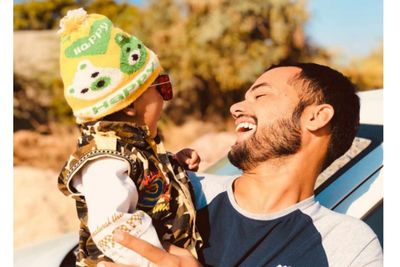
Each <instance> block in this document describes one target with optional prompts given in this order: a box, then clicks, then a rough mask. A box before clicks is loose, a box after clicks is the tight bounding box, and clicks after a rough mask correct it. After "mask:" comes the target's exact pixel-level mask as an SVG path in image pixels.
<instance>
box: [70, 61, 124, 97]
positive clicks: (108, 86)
mask: <svg viewBox="0 0 400 267" xmlns="http://www.w3.org/2000/svg"><path fill="white" fill-rule="evenodd" d="M122 75H123V73H122V72H121V71H120V70H119V69H117V68H98V67H95V66H93V65H92V63H91V62H90V61H89V60H83V61H82V62H80V63H79V64H78V69H77V71H76V73H75V77H74V80H73V82H72V85H71V86H69V87H68V89H67V94H68V95H70V96H73V97H76V98H78V99H82V100H93V99H96V98H99V97H102V96H104V95H106V94H107V93H109V92H110V91H112V90H113V89H115V88H116V87H117V85H118V84H119V83H120V82H121V80H122Z"/></svg>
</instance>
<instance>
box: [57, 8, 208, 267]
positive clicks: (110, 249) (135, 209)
mask: <svg viewBox="0 0 400 267" xmlns="http://www.w3.org/2000/svg"><path fill="white" fill-rule="evenodd" d="M60 26H61V29H60V30H59V35H60V38H61V49H60V51H61V52H60V71H61V76H62V80H63V83H64V94H65V98H66V101H67V102H68V104H69V105H70V107H71V108H72V110H73V113H74V116H75V117H76V122H77V123H78V125H79V127H80V131H81V136H80V138H79V139H78V145H77V148H76V151H75V152H74V153H73V154H72V155H71V156H70V158H69V160H68V161H67V163H66V164H65V166H64V168H63V169H62V171H61V173H60V176H59V178H58V187H59V189H60V190H61V191H62V192H63V193H64V194H65V195H67V196H69V197H72V198H74V199H75V201H76V207H77V212H78V216H79V219H80V231H79V235H80V240H79V247H78V249H77V253H76V254H77V255H76V256H77V262H76V265H77V266H96V264H97V263H98V262H100V261H114V262H118V263H122V264H134V265H138V266H150V265H151V263H150V262H148V261H147V260H146V259H145V258H143V257H141V256H139V255H138V254H136V253H135V252H132V251H130V250H128V249H126V248H124V247H122V246H121V245H119V244H118V243H116V242H114V240H113V238H112V235H113V233H114V232H115V231H116V230H122V231H126V232H129V233H130V234H132V235H134V236H137V237H140V238H142V239H144V240H146V241H148V242H150V243H152V244H153V245H155V246H157V247H160V248H161V247H162V246H161V243H160V240H161V241H167V242H169V243H172V244H174V245H177V246H179V247H183V248H186V249H189V250H190V251H191V252H192V253H193V254H194V255H196V249H197V248H199V247H200V246H201V243H202V240H201V237H200V235H199V233H198V231H197V229H196V224H195V219H196V217H195V206H194V203H193V199H192V187H191V184H190V182H189V180H188V177H187V174H186V173H185V170H184V168H185V169H189V170H197V168H198V165H199V162H200V158H199V156H198V154H197V153H196V152H195V151H194V150H191V149H183V150H181V151H180V152H178V153H177V154H176V155H174V154H171V153H167V152H166V151H165V149H164V147H163V144H162V142H161V140H160V137H159V136H158V135H157V121H158V119H159V117H160V113H161V111H162V107H163V102H164V100H170V99H171V98H172V86H171V82H170V80H169V77H168V75H166V74H161V71H162V68H161V66H160V63H159V61H158V58H157V56H156V55H155V54H154V52H153V51H151V50H150V49H148V48H147V47H146V46H145V45H144V44H143V43H142V42H141V41H140V40H139V39H137V38H136V37H135V36H132V35H129V34H128V33H125V32H123V31H122V30H121V29H119V28H117V27H114V26H113V24H112V22H111V21H110V20H109V19H108V18H107V17H105V16H102V15H99V14H87V13H86V11H84V10H83V9H82V8H80V9H77V10H72V11H69V12H68V14H67V16H65V17H64V18H63V19H62V20H61V22H60ZM182 166H183V167H182Z"/></svg>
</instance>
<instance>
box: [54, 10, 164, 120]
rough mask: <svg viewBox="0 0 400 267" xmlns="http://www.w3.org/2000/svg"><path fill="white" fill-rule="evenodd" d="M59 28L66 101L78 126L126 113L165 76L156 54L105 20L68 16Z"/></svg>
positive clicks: (74, 12)
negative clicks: (161, 76) (159, 78)
mask: <svg viewBox="0 0 400 267" xmlns="http://www.w3.org/2000/svg"><path fill="white" fill-rule="evenodd" d="M60 27H61V29H60V30H59V31H58V33H59V35H60V37H61V47H60V71H61V77H62V80H63V83H64V95H65V99H66V101H67V103H68V104H69V106H70V107H71V108H72V110H73V112H74V116H75V117H76V122H77V123H84V122H89V121H94V120H98V119H100V118H102V117H104V116H106V115H109V114H111V113H114V112H116V111H119V110H121V109H123V108H125V107H127V106H128V105H129V104H130V103H132V102H133V101H135V100H136V99H137V98H138V97H139V96H140V95H141V94H142V93H143V92H144V91H145V90H146V89H147V88H148V87H149V86H150V85H151V84H152V83H153V82H154V80H155V79H156V78H157V76H158V75H159V73H160V72H161V66H160V63H159V61H158V58H157V56H156V54H154V52H153V51H151V50H150V49H148V48H147V47H146V46H144V44H143V43H142V42H141V41H140V40H139V39H137V38H136V37H135V36H133V35H130V34H128V33H125V32H123V31H122V30H121V29H119V28H117V27H113V24H112V22H111V21H110V20H109V19H108V18H107V17H105V16H103V15H99V14H87V13H86V11H85V10H83V9H82V8H79V9H76V10H70V11H68V13H67V15H66V16H65V17H64V18H63V19H62V20H61V21H60Z"/></svg>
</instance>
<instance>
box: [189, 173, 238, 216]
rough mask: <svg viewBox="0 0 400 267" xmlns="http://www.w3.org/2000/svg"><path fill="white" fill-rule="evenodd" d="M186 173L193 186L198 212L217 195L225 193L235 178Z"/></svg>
mask: <svg viewBox="0 0 400 267" xmlns="http://www.w3.org/2000/svg"><path fill="white" fill-rule="evenodd" d="M187 173H188V176H189V179H190V182H191V183H192V186H193V190H194V193H195V202H196V208H197V209H198V210H199V209H201V208H204V207H205V206H207V205H208V204H210V203H211V201H212V200H213V199H214V198H215V197H216V196H218V195H219V194H221V193H224V192H226V191H227V189H228V187H229V186H230V185H231V184H232V181H233V180H234V179H235V178H236V177H237V176H223V175H215V174H209V173H195V172H190V171H188V172H187Z"/></svg>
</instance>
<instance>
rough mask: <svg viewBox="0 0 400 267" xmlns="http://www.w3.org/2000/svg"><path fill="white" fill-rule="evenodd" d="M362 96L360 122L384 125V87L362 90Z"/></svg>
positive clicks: (360, 94) (360, 93)
mask: <svg viewBox="0 0 400 267" xmlns="http://www.w3.org/2000/svg"><path fill="white" fill-rule="evenodd" d="M358 96H359V97H360V105H361V106H360V123H361V124H376V125H377V124H378V125H379V124H380V125H383V89H376V90H370V91H362V92H359V93H358Z"/></svg>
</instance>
